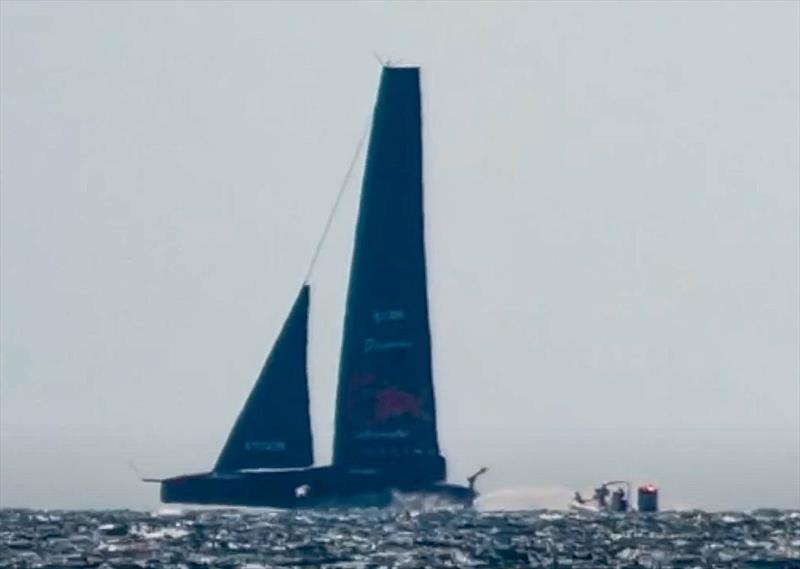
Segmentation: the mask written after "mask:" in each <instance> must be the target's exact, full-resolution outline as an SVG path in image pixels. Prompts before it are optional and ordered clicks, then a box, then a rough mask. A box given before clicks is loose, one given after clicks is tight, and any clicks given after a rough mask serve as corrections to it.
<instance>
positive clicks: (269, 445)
mask: <svg viewBox="0 0 800 569" xmlns="http://www.w3.org/2000/svg"><path fill="white" fill-rule="evenodd" d="M244 450H248V451H256V452H264V451H266V452H283V451H285V450H286V442H285V441H247V442H245V443H244Z"/></svg>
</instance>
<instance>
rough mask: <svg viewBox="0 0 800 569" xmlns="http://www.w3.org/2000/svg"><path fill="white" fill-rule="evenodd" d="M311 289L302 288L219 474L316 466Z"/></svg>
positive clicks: (233, 433)
mask: <svg viewBox="0 0 800 569" xmlns="http://www.w3.org/2000/svg"><path fill="white" fill-rule="evenodd" d="M308 300H309V286H308V285H303V287H302V288H301V289H300V293H299V294H298V295H297V299H296V300H295V302H294V305H293V306H292V310H291V312H290V313H289V316H288V318H287V319H286V322H285V323H284V324H283V328H282V329H281V331H280V334H279V335H278V339H277V340H276V341H275V345H274V346H273V348H272V351H271V352H270V354H269V356H268V357H267V361H266V363H265V364H264V367H263V369H262V370H261V374H260V375H259V376H258V379H257V380H256V383H255V385H254V386H253V390H252V391H251V392H250V396H249V397H248V398H247V401H246V402H245V404H244V407H243V408H242V411H241V413H240V414H239V418H238V419H237V420H236V423H235V424H234V426H233V430H231V433H230V435H229V436H228V441H227V442H226V443H225V446H224V447H223V449H222V453H221V454H220V455H219V458H218V459H217V464H216V465H215V466H214V471H215V472H230V471H236V470H242V469H249V468H250V469H251V468H291V467H303V466H310V465H311V464H312V463H313V462H314V458H313V450H312V440H311V421H310V417H309V401H308V376H307V372H306V346H307V344H308Z"/></svg>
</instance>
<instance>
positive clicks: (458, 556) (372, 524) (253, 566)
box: [0, 509, 800, 569]
mask: <svg viewBox="0 0 800 569" xmlns="http://www.w3.org/2000/svg"><path fill="white" fill-rule="evenodd" d="M0 567H4V568H5V567H14V568H23V567H24V568H28V567H41V568H62V567H99V568H104V569H105V568H120V569H121V568H125V569H136V568H151V567H152V568H161V567H164V568H199V567H220V568H248V569H262V568H270V567H304V568H309V567H312V568H313V567H320V568H322V567H330V568H352V569H356V568H358V569H383V568H386V569H389V568H409V569H410V568H415V569H416V568H428V567H431V568H435V567H498V568H500V567H508V568H512V567H514V568H516V567H547V568H556V567H571V568H576V569H577V568H589V567H614V568H640V567H646V568H660V569H667V568H697V569H701V568H702V569H706V568H717V567H720V568H722V567H725V568H774V569H778V568H785V569H789V568H791V569H800V511H781V510H757V511H753V512H747V513H745V512H720V513H708V512H702V511H672V512H660V513H656V514H642V513H629V514H608V513H588V512H570V511H553V510H539V511H523V512H491V511H488V512H486V511H484V512H478V511H475V510H472V509H436V510H428V511H412V510H408V509H386V510H346V511H334V510H330V511H294V512H289V511H286V512H281V511H268V510H246V509H211V510H203V509H187V510H179V509H163V510H158V511H152V512H147V511H130V510H107V511H95V510H92V511H88V510H87V511H78V510H70V511H53V510H47V511H44V510H27V509H3V510H0Z"/></svg>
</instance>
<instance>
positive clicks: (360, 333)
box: [334, 67, 445, 481]
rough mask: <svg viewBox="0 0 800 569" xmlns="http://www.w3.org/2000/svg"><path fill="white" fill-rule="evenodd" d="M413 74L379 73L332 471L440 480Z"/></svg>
mask: <svg viewBox="0 0 800 569" xmlns="http://www.w3.org/2000/svg"><path fill="white" fill-rule="evenodd" d="M419 77H420V75H419V69H418V68H416V67H384V68H383V72H382V76H381V83H380V88H379V91H378V99H377V102H376V105H375V111H374V115H373V122H372V132H371V135H370V141H369V149H368V153H367V163H366V170H365V172H364V179H363V184H362V191H361V202H360V206H359V213H358V222H357V226H356V234H355V245H354V249H353V259H352V264H351V269H350V270H351V272H350V282H349V289H348V295H347V308H346V313H345V325H344V337H343V341H342V352H341V360H340V369H339V387H338V395H337V408H336V434H335V442H334V464H335V465H337V466H353V467H375V468H380V469H385V470H387V471H392V472H394V473H395V474H397V475H405V474H401V473H406V474H407V473H410V472H413V476H414V477H415V478H420V479H424V480H431V481H437V480H442V479H443V478H444V477H445V466H444V459H443V458H442V457H441V456H440V454H439V445H438V442H437V436H436V407H435V404H434V392H433V382H432V373H431V340H430V331H429V324H428V297H427V286H426V270H425V242H424V220H423V198H422V118H421V105H420V83H419Z"/></svg>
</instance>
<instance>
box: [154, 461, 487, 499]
mask: <svg viewBox="0 0 800 569" xmlns="http://www.w3.org/2000/svg"><path fill="white" fill-rule="evenodd" d="M398 495H399V496H403V497H405V498H408V497H409V496H414V497H416V498H419V497H421V498H423V499H427V498H429V497H430V498H433V499H434V500H435V501H436V502H444V503H447V504H457V505H470V504H472V502H473V500H474V498H475V495H474V492H473V491H472V490H470V489H469V488H467V487H465V486H459V485H455V484H443V483H424V482H417V483H403V482H399V481H394V480H391V479H390V478H389V477H387V476H385V475H383V474H381V473H375V472H369V473H365V472H358V471H348V470H342V469H337V468H334V467H318V468H307V469H292V470H274V471H268V472H232V473H216V472H210V473H201V474H189V475H185V476H177V477H174V478H168V479H165V480H162V481H161V501H162V502H165V503H177V504H194V505H215V506H246V507H267V508H281V509H302V508H315V509H316V508H366V507H377V508H383V507H387V506H390V505H392V503H394V502H395V499H396V498H397V496H398ZM403 501H404V500H401V503H402V502H403Z"/></svg>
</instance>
